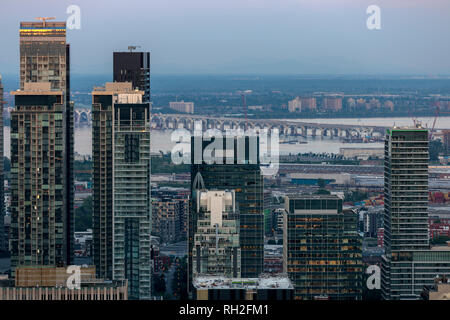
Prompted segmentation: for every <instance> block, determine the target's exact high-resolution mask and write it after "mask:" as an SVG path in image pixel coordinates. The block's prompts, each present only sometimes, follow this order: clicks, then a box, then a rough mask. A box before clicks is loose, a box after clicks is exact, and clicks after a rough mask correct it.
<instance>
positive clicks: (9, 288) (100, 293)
mask: <svg viewBox="0 0 450 320" xmlns="http://www.w3.org/2000/svg"><path fill="white" fill-rule="evenodd" d="M73 275H74V273H73V271H70V270H68V269H66V268H64V267H43V266H36V267H19V268H16V273H15V280H12V279H3V280H0V300H128V281H127V280H115V281H106V280H103V279H98V278H96V277H95V267H80V275H79V278H78V279H79V281H80V283H79V284H78V285H77V284H76V283H74V282H73V281H74V280H72V279H70V278H69V277H73ZM75 279H76V277H75ZM68 282H69V283H71V284H72V285H73V287H71V286H69V285H68Z"/></svg>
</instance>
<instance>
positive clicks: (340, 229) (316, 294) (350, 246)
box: [283, 195, 363, 300]
mask: <svg viewBox="0 0 450 320" xmlns="http://www.w3.org/2000/svg"><path fill="white" fill-rule="evenodd" d="M285 209H286V212H285V214H284V223H283V226H284V232H283V244H284V248H283V249H284V252H283V269H284V270H283V271H284V272H285V273H287V274H288V276H289V278H290V279H291V281H292V283H293V285H294V289H295V293H294V296H295V299H299V300H316V299H329V300H361V299H362V277H363V271H362V244H361V243H362V239H361V237H360V236H359V234H358V214H357V213H356V212H354V211H353V210H343V209H342V199H341V198H339V197H338V196H336V195H303V196H301V195H300V196H288V197H286V199H285Z"/></svg>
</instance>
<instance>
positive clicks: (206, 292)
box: [193, 274, 294, 300]
mask: <svg viewBox="0 0 450 320" xmlns="http://www.w3.org/2000/svg"><path fill="white" fill-rule="evenodd" d="M193 285H194V297H195V299H196V300H292V297H293V292H294V287H293V285H292V283H291V281H290V280H289V278H288V277H287V276H286V275H283V274H281V275H277V276H272V275H266V274H261V275H260V277H259V278H226V277H222V276H199V277H196V278H194V281H193Z"/></svg>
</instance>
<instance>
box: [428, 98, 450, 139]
mask: <svg viewBox="0 0 450 320" xmlns="http://www.w3.org/2000/svg"><path fill="white" fill-rule="evenodd" d="M434 105H435V106H436V113H435V117H434V121H433V127H432V128H431V130H430V135H429V140H430V141H431V140H432V138H433V134H434V131H435V127H436V121H437V119H438V117H439V115H441V114H450V112H443V111H442V110H441V103H440V102H439V101H436V102H435V104H434Z"/></svg>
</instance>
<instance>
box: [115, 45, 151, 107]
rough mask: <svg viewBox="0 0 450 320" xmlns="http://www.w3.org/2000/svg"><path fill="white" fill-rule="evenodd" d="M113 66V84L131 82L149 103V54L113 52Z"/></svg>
mask: <svg viewBox="0 0 450 320" xmlns="http://www.w3.org/2000/svg"><path fill="white" fill-rule="evenodd" d="M113 66H114V71H113V73H114V82H131V83H132V84H133V89H137V90H141V91H144V96H143V97H142V101H143V102H150V52H114V53H113Z"/></svg>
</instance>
